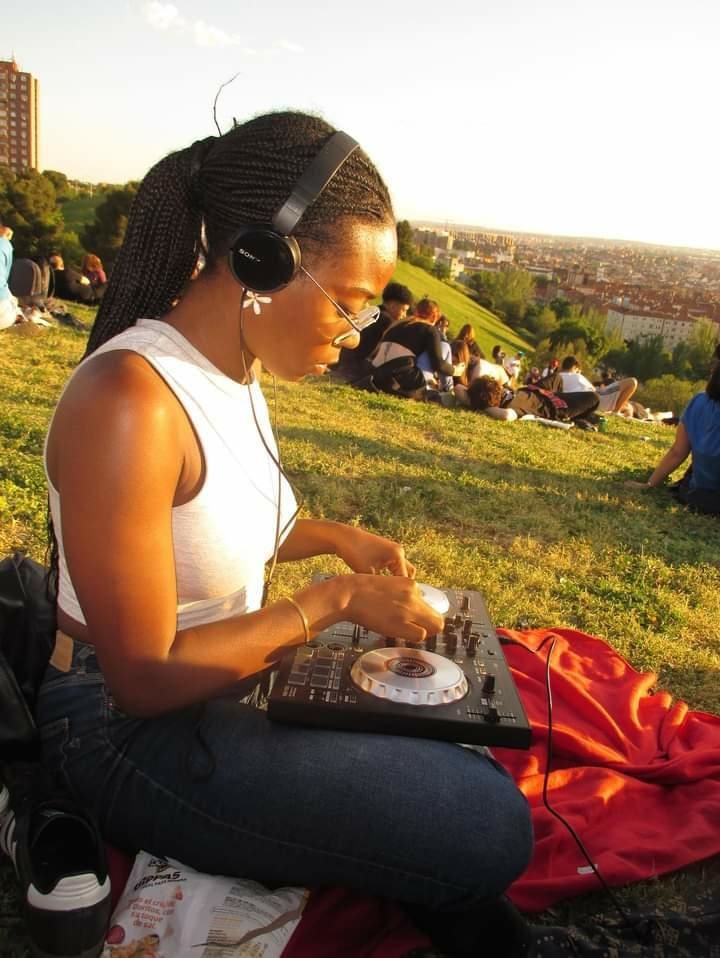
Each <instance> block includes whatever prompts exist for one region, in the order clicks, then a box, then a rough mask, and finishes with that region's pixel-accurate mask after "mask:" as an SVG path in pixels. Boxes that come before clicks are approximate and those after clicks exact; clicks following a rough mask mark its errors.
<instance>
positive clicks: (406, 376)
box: [370, 297, 461, 400]
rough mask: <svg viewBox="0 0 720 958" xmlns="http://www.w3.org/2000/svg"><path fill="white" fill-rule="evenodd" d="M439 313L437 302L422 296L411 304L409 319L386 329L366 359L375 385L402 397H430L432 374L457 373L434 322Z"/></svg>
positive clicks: (447, 345)
mask: <svg viewBox="0 0 720 958" xmlns="http://www.w3.org/2000/svg"><path fill="white" fill-rule="evenodd" d="M439 315H440V310H439V308H438V304H437V303H436V302H435V301H434V300H431V299H428V298H427V297H425V298H424V299H421V300H420V302H419V303H418V304H417V306H416V307H415V313H414V315H413V317H412V319H407V320H405V321H404V322H401V323H394V324H393V325H392V326H391V327H390V329H388V330H387V332H386V333H385V335H384V336H383V338H382V340H381V341H380V344H379V345H378V348H377V349H376V350H375V353H374V355H373V356H372V358H371V360H370V361H371V363H372V365H373V366H374V367H375V369H374V371H373V374H372V382H373V384H374V386H375V387H376V388H377V389H380V390H381V391H382V392H387V393H390V394H391V395H394V396H401V397H403V398H405V399H423V400H424V399H429V398H433V396H432V393H433V392H434V390H433V389H432V388H431V389H430V391H428V379H430V380H431V386H432V379H433V378H434V377H440V376H449V377H452V376H454V375H460V372H461V370H458V369H457V368H456V367H454V366H453V364H452V360H451V356H450V345H449V343H445V342H444V341H443V340H442V338H441V336H440V333H439V331H438V329H437V327H436V326H435V323H436V321H437V318H438V316H439ZM445 350H447V351H445ZM423 354H424V356H423ZM420 357H423V358H422V359H421V358H420ZM426 374H427V375H426ZM435 398H437V397H435Z"/></svg>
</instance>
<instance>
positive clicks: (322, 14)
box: [0, 0, 720, 250]
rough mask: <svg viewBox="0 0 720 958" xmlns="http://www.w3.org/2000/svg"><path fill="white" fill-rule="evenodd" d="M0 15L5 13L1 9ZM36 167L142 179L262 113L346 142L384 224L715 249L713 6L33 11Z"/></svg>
mask: <svg viewBox="0 0 720 958" xmlns="http://www.w3.org/2000/svg"><path fill="white" fill-rule="evenodd" d="M8 8H9V9H8ZM32 13H33V15H32V16H28V14H27V11H26V8H25V7H24V5H23V4H19V3H14V4H6V5H5V6H4V9H3V13H2V17H1V18H0V59H8V58H10V56H11V55H12V54H13V53H14V55H15V58H16V60H17V62H18V64H19V66H20V68H21V69H23V70H28V71H30V72H31V73H33V74H34V75H35V76H36V77H38V78H39V81H40V97H41V101H40V109H41V115H40V122H41V143H40V150H41V154H40V165H41V168H43V169H55V170H60V171H62V172H64V173H66V174H68V176H70V177H71V178H78V179H82V180H90V181H93V182H97V181H104V182H118V183H119V182H125V181H127V180H129V179H139V178H141V177H142V176H143V175H144V173H145V172H146V171H147V169H148V168H149V167H150V166H152V164H153V163H154V162H155V161H156V160H158V159H159V158H160V157H161V156H163V155H164V154H166V153H167V152H169V151H171V150H173V149H178V148H181V147H184V146H186V145H188V144H189V143H191V142H192V141H193V140H195V139H198V138H200V137H204V136H207V135H208V134H210V133H213V132H215V127H214V124H213V118H212V104H213V100H214V98H215V94H216V92H217V90H218V88H219V86H220V84H222V83H223V82H224V81H226V80H228V79H229V78H230V77H231V76H233V75H234V74H235V73H239V76H238V77H237V79H236V80H235V81H234V82H233V83H232V84H231V85H229V86H228V87H226V88H225V89H224V90H223V92H222V94H221V95H220V98H219V101H218V119H219V122H220V126H221V128H222V129H223V130H226V129H228V128H229V127H230V126H231V124H232V121H233V117H236V118H237V119H238V120H239V121H242V120H243V119H247V118H249V117H251V116H255V115H257V114H259V113H263V112H266V111H269V110H275V109H284V108H294V109H301V110H306V111H309V112H313V113H319V114H321V115H322V116H324V117H325V118H326V119H327V120H329V121H330V122H331V123H333V124H334V125H335V126H337V127H338V128H341V129H345V130H347V132H348V133H351V134H352V135H353V136H354V137H355V138H356V139H358V140H359V141H360V143H361V144H362V146H363V148H364V149H365V151H366V152H367V153H368V154H369V155H370V156H371V157H372V159H373V160H374V161H375V163H376V164H377V166H378V168H379V169H380V171H381V173H382V175H383V176H384V178H385V179H386V181H387V182H388V185H389V186H390V189H391V192H392V195H393V198H394V202H395V210H396V213H397V215H398V218H407V219H415V220H423V219H426V220H435V221H441V222H442V221H448V222H453V223H467V224H474V225H478V226H485V227H487V228H489V229H501V230H503V229H504V230H511V231H512V230H515V231H525V232H538V233H551V234H556V235H566V236H593V237H606V238H618V239H630V240H641V241H646V242H651V243H661V244H668V245H683V246H694V247H704V248H710V249H718V250H720V190H719V189H718V166H719V162H718V161H719V160H720V122H719V121H718V115H719V114H720V108H719V104H718V99H719V98H718V72H717V70H718V49H720V3H718V2H717V0H683V2H682V3H677V2H676V0H652V2H651V0H494V2H492V3H490V2H488V0H442V2H437V0H436V2H431V0H415V2H409V0H355V2H354V3H350V2H347V0H334V2H333V3H330V2H328V0H303V2H298V0H263V2H261V3H260V2H250V0H245V2H242V0H240V2H237V0H235V2H230V0H204V2H203V3H202V5H200V4H197V3H195V4H193V3H192V2H191V0H177V2H175V3H165V2H162V0H115V2H114V3H112V4H105V3H97V2H93V3H89V2H81V0H65V2H64V3H63V4H62V7H61V8H58V6H57V4H56V3H53V4H51V3H50V2H49V0H34V3H33V4H32Z"/></svg>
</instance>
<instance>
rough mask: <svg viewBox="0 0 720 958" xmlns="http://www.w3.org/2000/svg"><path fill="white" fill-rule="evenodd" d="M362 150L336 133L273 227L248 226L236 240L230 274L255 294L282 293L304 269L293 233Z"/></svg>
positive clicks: (308, 170) (287, 202) (282, 209)
mask: <svg viewBox="0 0 720 958" xmlns="http://www.w3.org/2000/svg"><path fill="white" fill-rule="evenodd" d="M357 148H358V143H357V142H356V141H355V140H354V139H353V138H352V137H351V136H348V134H347V133H342V132H337V133H334V134H333V135H332V136H331V137H330V139H329V140H328V141H327V143H326V144H325V146H323V148H322V149H321V150H320V152H319V153H318V154H317V156H316V157H315V158H314V159H313V161H312V162H311V163H310V166H308V168H307V169H306V170H305V172H304V173H303V174H302V176H301V177H300V179H299V180H298V181H297V183H296V184H295V186H294V188H293V191H292V193H291V194H290V196H289V197H288V199H287V200H286V201H285V203H283V205H282V207H281V208H280V209H279V210H278V212H277V213H276V214H275V216H274V217H273V221H272V223H271V224H269V225H268V224H257V223H255V224H251V225H248V226H244V227H243V228H242V229H241V230H240V232H239V233H238V234H237V235H236V236H235V237H234V238H233V241H232V243H231V244H230V252H229V254H228V258H229V263H230V270H231V272H232V274H233V276H234V277H235V279H236V280H237V281H238V283H240V284H241V285H242V286H244V287H245V289H247V290H248V291H250V292H253V293H272V292H274V291H275V290H278V289H282V288H283V287H284V286H287V284H288V283H289V282H290V281H291V280H292V279H293V277H294V276H295V275H296V273H297V271H298V270H299V268H300V246H299V244H298V241H297V240H296V239H295V238H294V236H292V232H293V230H294V229H295V227H296V226H297V224H298V223H299V222H300V220H301V218H302V216H303V214H304V213H305V211H306V210H307V208H308V207H309V206H310V205H311V204H312V203H314V202H315V200H316V199H317V198H318V197H319V196H320V194H321V193H322V191H323V190H324V189H325V187H326V186H327V185H328V183H329V182H330V181H331V180H332V178H333V177H334V176H335V174H336V173H337V171H338V170H339V169H340V167H341V166H342V165H343V163H344V162H345V161H346V160H347V159H348V157H349V156H351V154H352V153H354V152H355V150H356V149H357Z"/></svg>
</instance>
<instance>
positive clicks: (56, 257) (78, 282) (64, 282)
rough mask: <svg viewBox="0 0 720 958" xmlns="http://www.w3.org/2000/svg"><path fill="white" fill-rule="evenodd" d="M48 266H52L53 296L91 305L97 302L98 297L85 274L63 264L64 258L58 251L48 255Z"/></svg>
mask: <svg viewBox="0 0 720 958" xmlns="http://www.w3.org/2000/svg"><path fill="white" fill-rule="evenodd" d="M50 266H51V268H52V286H51V292H52V295H53V296H57V297H59V298H60V299H67V300H70V302H73V303H84V304H85V305H86V306H93V305H95V304H96V303H97V302H98V297H97V296H96V294H95V290H94V289H93V287H92V284H91V282H90V280H89V279H88V278H87V276H83V274H82V273H80V272H78V270H76V269H73V268H72V267H70V266H67V267H66V266H65V260H64V259H63V258H62V256H60V254H59V253H55V254H53V255H52V256H51V257H50Z"/></svg>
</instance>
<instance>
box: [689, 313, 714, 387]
mask: <svg viewBox="0 0 720 958" xmlns="http://www.w3.org/2000/svg"><path fill="white" fill-rule="evenodd" d="M717 338H718V328H717V326H716V324H715V323H713V322H712V321H711V320H709V319H698V320H697V321H696V323H695V325H694V326H693V329H692V332H691V333H690V335H689V336H688V338H687V346H688V349H687V359H688V362H689V364H690V375H691V377H692V378H693V379H704V378H707V376H708V373H709V371H710V360H711V359H712V354H713V352H714V350H715V347H716V346H717Z"/></svg>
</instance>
